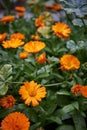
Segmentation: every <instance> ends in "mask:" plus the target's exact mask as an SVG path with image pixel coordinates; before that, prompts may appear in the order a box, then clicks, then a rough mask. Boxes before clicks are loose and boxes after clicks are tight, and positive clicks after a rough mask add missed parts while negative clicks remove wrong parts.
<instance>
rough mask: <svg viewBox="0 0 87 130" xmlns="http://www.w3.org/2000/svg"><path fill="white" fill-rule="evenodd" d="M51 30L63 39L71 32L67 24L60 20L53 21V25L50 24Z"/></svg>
mask: <svg viewBox="0 0 87 130" xmlns="http://www.w3.org/2000/svg"><path fill="white" fill-rule="evenodd" d="M52 30H53V32H54V34H56V35H57V36H58V37H59V38H64V39H66V38H68V37H69V35H70V33H71V29H70V28H69V26H68V25H66V24H64V23H61V22H57V23H55V25H53V26H52Z"/></svg>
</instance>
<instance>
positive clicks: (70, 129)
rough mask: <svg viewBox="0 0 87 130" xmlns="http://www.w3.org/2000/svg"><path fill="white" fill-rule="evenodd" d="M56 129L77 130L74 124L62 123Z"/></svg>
mask: <svg viewBox="0 0 87 130" xmlns="http://www.w3.org/2000/svg"><path fill="white" fill-rule="evenodd" d="M56 130H75V128H74V127H73V126H72V125H62V126H60V127H58V128H57V129H56Z"/></svg>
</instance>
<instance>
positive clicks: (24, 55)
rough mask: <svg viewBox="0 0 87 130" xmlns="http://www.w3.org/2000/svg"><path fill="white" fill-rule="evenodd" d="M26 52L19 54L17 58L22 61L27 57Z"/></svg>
mask: <svg viewBox="0 0 87 130" xmlns="http://www.w3.org/2000/svg"><path fill="white" fill-rule="evenodd" d="M28 54H29V53H28V52H26V51H24V52H21V53H20V54H19V57H20V58H21V59H24V58H27V57H28Z"/></svg>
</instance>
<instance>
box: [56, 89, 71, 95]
mask: <svg viewBox="0 0 87 130" xmlns="http://www.w3.org/2000/svg"><path fill="white" fill-rule="evenodd" d="M56 94H58V95H67V96H68V95H70V93H69V92H68V91H66V90H60V91H58V92H57V93H56Z"/></svg>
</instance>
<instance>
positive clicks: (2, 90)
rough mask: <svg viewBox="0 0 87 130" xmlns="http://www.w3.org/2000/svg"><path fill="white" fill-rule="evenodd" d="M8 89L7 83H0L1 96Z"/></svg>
mask: <svg viewBox="0 0 87 130" xmlns="http://www.w3.org/2000/svg"><path fill="white" fill-rule="evenodd" d="M7 91H8V85H7V86H6V85H5V84H4V83H3V84H2V85H0V95H1V96H3V95H5V94H6V93H7Z"/></svg>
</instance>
